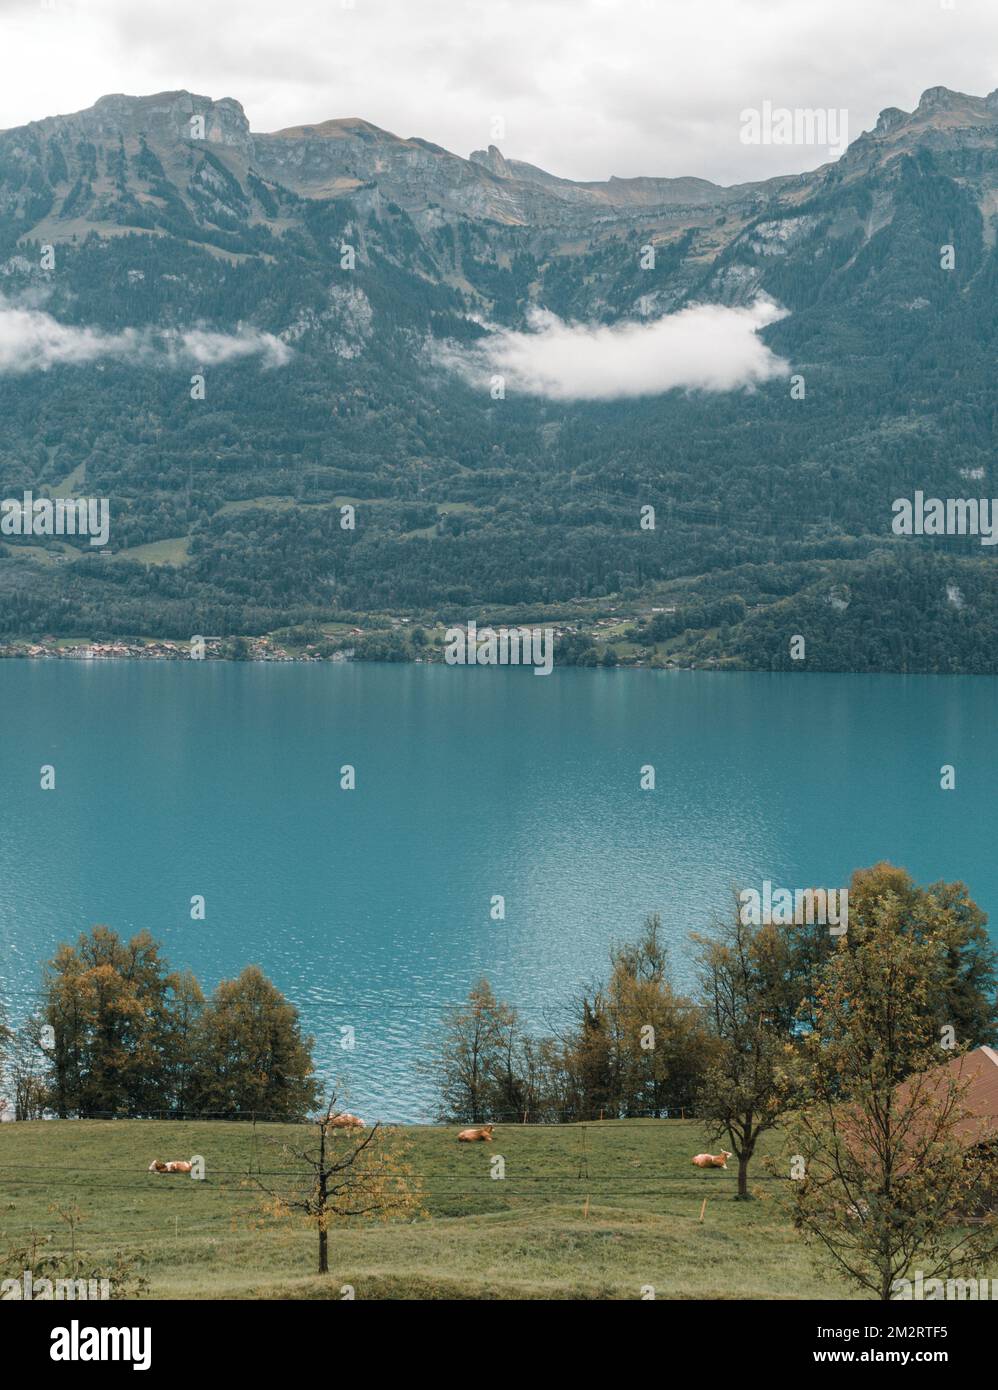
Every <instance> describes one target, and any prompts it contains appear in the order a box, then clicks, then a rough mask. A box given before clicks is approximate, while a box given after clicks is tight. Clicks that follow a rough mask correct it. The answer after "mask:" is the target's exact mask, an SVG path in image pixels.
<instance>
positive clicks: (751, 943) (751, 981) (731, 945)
mask: <svg viewBox="0 0 998 1390" xmlns="http://www.w3.org/2000/svg"><path fill="white" fill-rule="evenodd" d="M742 918H743V914H742V913H741V912H740V911H739V909H738V905H737V903H736V906H735V910H734V913H733V915H732V918H731V920H730V921H729V922H726V923H723V924H720V925H719V926H718V929H717V932H716V934H715V935H714V936H713V937H712V938H711V937H699V936H694V938H693V939H694V941H696V942H697V943H698V945H699V948H700V951H699V975H700V985H701V990H702V996H703V1008H704V1017H705V1020H706V1022H707V1025H708V1028H709V1032H710V1039H711V1058H710V1061H709V1063H708V1065H707V1067H706V1069H705V1073H704V1077H703V1081H702V1084H701V1088H700V1093H699V1096H698V1101H697V1105H698V1109H699V1113H700V1115H701V1116H702V1117H703V1118H704V1119H705V1120H706V1121H707V1122H708V1124H709V1125H710V1126H711V1127H712V1137H716V1138H718V1139H721V1138H723V1139H726V1140H727V1142H728V1143H729V1144H730V1145H731V1152H732V1153H733V1154H734V1156H735V1157H736V1158H737V1160H738V1193H737V1198H738V1200H741V1201H745V1200H747V1199H748V1198H749V1195H750V1194H749V1190H748V1168H749V1163H750V1162H751V1161H752V1157H753V1155H754V1154H755V1150H756V1146H757V1144H758V1142H759V1139H760V1138H761V1136H762V1135H763V1134H764V1133H765V1132H766V1131H767V1130H770V1129H773V1128H774V1127H775V1126H776V1124H777V1123H778V1122H779V1120H780V1119H781V1117H782V1115H783V1114H784V1113H785V1111H786V1108H787V1106H788V1103H789V1090H788V1084H787V1082H788V1076H787V1049H788V1047H789V1046H790V1044H789V1042H788V1038H787V1034H786V1033H785V1031H784V1030H783V1029H782V1027H781V1024H780V1012H781V1007H782V1005H783V1002H784V1000H785V991H786V988H787V985H786V981H787V977H788V974H789V972H790V969H791V952H790V946H789V943H788V937H787V933H786V932H785V931H784V930H783V929H781V928H780V927H777V926H774V925H773V924H772V923H763V924H762V925H759V926H755V925H750V924H747V923H745V922H744V921H743V920H742Z"/></svg>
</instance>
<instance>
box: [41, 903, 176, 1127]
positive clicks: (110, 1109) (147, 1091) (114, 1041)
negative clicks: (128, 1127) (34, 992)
mask: <svg viewBox="0 0 998 1390" xmlns="http://www.w3.org/2000/svg"><path fill="white" fill-rule="evenodd" d="M172 984H173V977H172V976H171V975H170V973H169V971H168V968H167V966H166V964H165V962H164V961H163V960H162V959H161V957H160V954H159V947H158V946H157V944H156V942H155V941H154V940H153V939H152V937H151V936H150V935H149V933H148V932H146V931H142V932H139V933H138V935H137V936H134V937H132V939H131V940H130V941H129V942H127V943H125V942H123V941H122V940H121V939H120V937H118V936H117V934H116V933H115V932H113V931H111V929H110V928H109V927H103V926H98V927H94V928H93V930H92V931H91V933H90V934H89V935H86V934H84V935H81V936H80V938H79V941H78V943H77V946H76V947H75V948H74V947H72V946H68V945H62V946H60V947H59V948H58V950H57V951H56V954H55V957H54V958H53V960H52V961H51V962H50V963H49V965H48V967H47V968H46V971H45V975H44V980H43V986H42V999H43V1005H42V1008H43V1016H44V1021H45V1022H46V1023H47V1024H49V1026H50V1027H51V1028H52V1030H53V1034H54V1042H53V1047H52V1049H51V1051H50V1053H49V1057H50V1068H49V1085H50V1089H51V1092H52V1103H53V1105H54V1107H55V1109H56V1110H57V1111H58V1113H59V1115H60V1117H62V1118H65V1117H66V1116H67V1115H69V1114H70V1113H73V1112H75V1113H76V1114H78V1115H81V1116H86V1115H102V1114H106V1115H118V1114H129V1115H135V1114H144V1113H145V1114H147V1113H149V1112H150V1111H156V1110H163V1109H165V1108H166V1107H167V1105H168V1102H169V1092H168V1085H167V1066H166V1054H167V1050H168V1042H169V1032H170V1010H169V992H170V989H171V987H172Z"/></svg>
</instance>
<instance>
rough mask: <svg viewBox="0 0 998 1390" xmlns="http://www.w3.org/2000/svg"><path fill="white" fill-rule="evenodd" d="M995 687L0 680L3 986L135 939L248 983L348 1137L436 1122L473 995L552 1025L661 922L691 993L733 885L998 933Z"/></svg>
mask: <svg viewBox="0 0 998 1390" xmlns="http://www.w3.org/2000/svg"><path fill="white" fill-rule="evenodd" d="M996 696H998V680H996V679H994V678H991V677H923V676H806V675H796V674H786V675H766V674H744V675H741V674H739V675H730V674H711V673H706V672H674V673H666V672H651V671H602V670H596V671H593V670H572V669H568V670H556V671H555V672H554V674H553V675H551V676H550V677H537V676H534V675H533V674H532V673H530V672H528V671H521V670H508V669H506V670H502V669H495V668H483V669H467V668H450V667H431V666H397V665H392V666H387V665H385V666H381V665H349V664H344V665H321V666H319V665H316V666H306V665H263V664H230V663H223V662H204V663H186V662H185V663H179V662H178V663H160V662H151V661H150V662H127V661H122V662H78V661H60V662H55V661H49V662H38V661H4V662H0V989H2V992H3V995H4V997H5V998H6V1000H7V1004H8V1008H10V1009H11V1011H12V1012H13V1013H14V1014H15V1016H16V1015H19V1014H22V1013H23V1012H25V1011H26V1010H27V1009H28V1007H30V1005H31V1001H32V998H33V995H34V992H35V990H36V988H37V983H38V979H39V973H40V966H41V963H42V961H43V960H45V959H46V958H48V957H49V956H50V955H51V953H52V951H53V950H54V948H55V946H56V945H57V943H58V942H59V941H63V940H72V939H75V937H76V935H77V934H78V933H79V932H80V931H84V930H87V929H88V928H89V927H90V926H91V925H93V924H94V923H96V922H104V923H107V924H108V925H110V926H111V927H113V928H114V929H115V930H116V931H117V932H118V933H119V934H121V935H126V936H127V935H130V934H131V933H133V932H135V931H137V930H139V929H140V928H142V927H147V928H148V929H149V930H150V931H151V932H152V933H153V935H154V936H155V937H156V938H157V939H158V940H159V941H161V943H162V944H163V948H164V950H165V953H166V955H167V958H168V959H169V961H170V963H171V964H172V965H173V966H175V967H181V966H190V967H191V968H192V969H193V970H194V972H195V973H196V974H197V976H198V978H199V979H200V981H201V983H202V986H203V987H204V988H205V990H206V992H207V990H209V989H210V988H212V987H213V986H214V985H215V984H216V983H217V981H218V980H219V979H220V978H224V977H227V976H231V975H234V974H235V973H237V972H238V971H239V969H240V968H241V967H242V966H243V965H245V964H247V963H250V962H255V963H257V964H259V965H260V966H261V967H262V968H263V969H264V970H265V971H266V973H267V974H268V975H270V976H271V977H272V978H273V979H274V981H275V982H276V983H277V984H278V985H279V987H280V988H281V989H282V990H284V992H285V993H286V994H287V995H288V997H289V998H290V999H291V1000H293V1002H294V1003H295V1004H296V1005H297V1006H298V1007H299V1009H300V1011H301V1014H302V1017H303V1021H304V1024H305V1028H306V1030H307V1031H308V1032H310V1033H312V1034H314V1036H315V1038H316V1044H317V1046H316V1055H317V1060H318V1063H319V1066H320V1069H321V1071H322V1072H323V1074H324V1075H325V1076H326V1077H328V1078H330V1079H333V1078H340V1079H341V1080H342V1081H344V1082H345V1083H346V1085H347V1087H348V1092H349V1103H350V1106H351V1108H353V1109H355V1110H356V1111H357V1112H358V1113H360V1114H361V1115H363V1116H364V1117H365V1118H367V1119H371V1118H378V1117H380V1118H382V1119H385V1120H417V1119H426V1118H429V1117H431V1116H432V1115H433V1112H434V1098H433V1093H432V1088H431V1086H430V1084H429V1082H428V1080H427V1078H426V1077H425V1076H424V1075H423V1074H422V1072H421V1070H420V1066H419V1063H420V1059H421V1058H422V1057H425V1055H426V1052H427V1048H428V1046H429V1045H430V1043H431V1042H432V1038H433V1035H434V1030H435V1028H436V1027H437V1024H438V1020H439V1018H440V1014H441V1011H442V1010H443V1009H444V1008H445V1007H446V1006H447V1005H449V1004H451V1003H455V1002H458V1001H460V1000H462V999H464V997H465V996H466V995H467V992H468V989H469V987H470V986H471V985H472V984H473V983H474V981H475V980H476V979H478V978H479V977H480V976H482V975H485V976H487V977H488V978H489V980H490V981H491V982H492V984H493V987H494V988H495V990H496V992H497V993H498V994H499V995H500V996H502V997H504V998H507V999H508V1000H509V1001H510V1002H511V1003H513V1004H515V1005H516V1006H517V1007H518V1008H519V1009H520V1011H521V1012H522V1014H523V1015H524V1017H525V1019H526V1020H527V1022H528V1023H530V1024H531V1025H533V1026H534V1027H536V1028H543V1027H545V1026H548V1025H550V1026H551V1027H558V1026H560V1025H561V1024H562V1023H563V1022H564V1019H565V1005H566V1004H567V1002H568V1000H569V999H570V998H571V997H572V996H573V995H574V994H575V993H576V992H577V991H578V989H579V988H580V986H582V985H583V984H586V983H589V982H590V981H592V980H593V979H594V978H595V977H597V976H598V975H599V974H600V972H602V971H603V970H604V969H605V964H606V959H607V949H608V946H609V944H610V942H611V941H612V940H614V939H621V938H623V937H628V936H633V935H634V934H635V933H636V932H637V931H638V930H639V929H640V926H641V922H642V919H643V918H644V917H645V915H646V914H647V913H649V912H659V913H660V914H661V916H662V919H663V923H664V926H665V931H666V934H667V937H668V939H669V941H670V943H671V951H672V959H673V965H674V975H675V977H676V980H677V982H678V983H679V984H680V985H682V984H688V983H689V982H690V973H689V948H688V942H687V938H688V933H689V932H690V931H691V930H697V929H702V928H704V927H706V926H708V925H709V922H710V919H711V916H712V914H714V913H717V912H721V911H723V910H724V909H725V907H726V905H727V903H728V901H729V900H730V886H731V884H732V883H733V882H737V883H738V884H740V885H744V886H761V883H762V881H763V880H764V879H769V880H770V881H771V882H773V883H774V884H777V885H780V886H785V887H790V888H794V887H805V886H808V885H812V884H813V885H817V886H827V887H839V886H841V885H844V884H846V883H847V882H848V877H849V874H850V873H851V871H852V870H853V869H854V868H855V867H857V866H859V865H867V864H870V863H873V862H874V861H876V860H877V859H889V860H893V861H894V862H896V863H901V864H904V865H905V866H906V867H907V868H908V869H910V870H911V872H912V873H913V874H914V875H915V877H916V878H917V879H919V880H920V881H923V882H927V881H930V880H932V879H936V878H942V877H945V878H950V879H952V878H962V879H964V880H965V881H966V882H967V884H968V885H969V888H970V891H971V893H972V895H973V896H974V897H975V898H976V899H977V901H978V902H979V903H980V905H981V906H982V907H983V908H984V909H985V911H987V912H989V914H991V915H994V914H995V913H996V912H998V864H996V854H995V831H994V816H993V807H994V804H995V788H996V786H998V734H996V729H995V703H996ZM46 763H50V764H52V765H53V766H54V767H55V769H56V788H55V790H54V791H42V790H41V789H40V787H39V769H40V767H41V765H42V764H46ZM345 763H350V764H353V765H354V766H355V768H356V770H357V789H356V790H355V791H349V792H345V791H342V790H340V785H339V780H340V767H341V765H343V764H345ZM649 763H650V764H653V765H654V767H655V769H656V782H657V786H656V788H655V790H654V791H642V790H641V789H640V781H639V779H640V769H641V767H642V765H644V764H649ZM944 763H949V764H953V765H954V766H955V768H956V789H955V790H954V791H946V792H944V791H942V790H941V789H940V785H939V783H940V767H941V765H942V764H944ZM194 894H203V895H204V897H205V899H206V910H207V914H206V920H205V921H203V922H196V921H192V920H191V919H190V900H191V897H192V895H194ZM496 894H502V895H503V896H504V898H505V902H506V920H505V921H503V922H496V921H493V920H492V919H491V917H490V905H491V900H492V898H493V895H496ZM343 1027H353V1028H354V1029H355V1036H356V1046H355V1048H354V1050H353V1051H352V1052H348V1051H344V1050H343V1049H342V1048H341V1047H340V1039H341V1036H342V1035H341V1032H340V1030H341V1028H343Z"/></svg>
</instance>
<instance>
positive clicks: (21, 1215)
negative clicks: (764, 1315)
mask: <svg viewBox="0 0 998 1390" xmlns="http://www.w3.org/2000/svg"><path fill="white" fill-rule="evenodd" d="M406 1132H407V1134H408V1135H409V1136H410V1138H411V1141H412V1149H411V1153H410V1156H409V1163H410V1165H411V1167H412V1168H413V1169H414V1171H415V1173H416V1174H417V1175H418V1179H419V1182H420V1184H421V1189H422V1193H423V1196H422V1206H423V1208H424V1215H422V1216H420V1217H418V1218H417V1219H415V1220H411V1221H410V1220H407V1221H405V1222H404V1223H396V1224H382V1223H378V1224H370V1225H368V1224H363V1225H362V1224H351V1225H338V1226H335V1227H334V1228H333V1229H332V1231H331V1234H330V1271H331V1272H330V1274H329V1276H328V1277H325V1278H320V1277H319V1276H318V1275H316V1274H315V1273H314V1270H315V1261H316V1245H317V1239H316V1235H315V1233H314V1232H313V1231H308V1230H304V1229H302V1228H300V1227H295V1226H291V1225H287V1224H284V1225H280V1226H277V1227H275V1226H273V1225H264V1227H263V1228H262V1229H261V1228H260V1207H261V1194H260V1193H259V1190H258V1189H256V1188H254V1186H253V1184H252V1183H251V1182H248V1181H247V1174H249V1173H250V1172H251V1171H255V1172H259V1171H261V1170H262V1171H263V1172H264V1173H267V1172H270V1173H273V1172H274V1170H278V1171H287V1169H288V1167H289V1161H288V1159H287V1157H286V1156H285V1155H283V1154H282V1153H281V1150H280V1148H279V1146H278V1145H279V1142H280V1141H285V1140H289V1141H291V1142H294V1143H297V1144H298V1145H299V1147H304V1146H306V1145H307V1132H306V1131H304V1130H303V1129H300V1128H298V1127H295V1126H287V1125H262V1124H261V1125H257V1126H256V1127H255V1130H254V1127H253V1126H252V1125H250V1124H241V1123H225V1122H178V1121H151V1120H118V1121H97V1120H93V1121H72V1120H68V1121H39V1122H37V1123H20V1124H5V1125H2V1126H0V1231H2V1232H3V1235H2V1236H0V1249H6V1248H7V1246H8V1245H10V1244H11V1243H13V1242H14V1241H15V1240H16V1239H17V1238H18V1237H20V1236H23V1235H24V1234H26V1233H27V1232H29V1231H30V1230H32V1229H35V1230H39V1231H43V1232H52V1233H54V1235H55V1241H56V1244H57V1245H58V1246H60V1247H61V1248H68V1230H67V1228H66V1227H65V1226H64V1224H63V1223H62V1222H61V1221H60V1219H59V1217H58V1216H57V1215H56V1214H55V1213H54V1212H52V1211H51V1210H50V1207H51V1206H52V1204H53V1203H58V1204H59V1205H60V1206H63V1207H67V1206H69V1205H71V1204H72V1203H74V1202H75V1203H77V1204H78V1205H79V1206H80V1208H81V1209H82V1211H83V1213H84V1216H85V1220H84V1222H83V1225H82V1226H81V1227H80V1234H79V1236H78V1244H79V1246H80V1247H81V1248H83V1249H84V1250H86V1251H87V1253H88V1255H90V1256H92V1257H98V1259H99V1258H100V1257H104V1256H106V1255H108V1254H109V1253H110V1252H111V1251H113V1250H115V1249H121V1250H126V1251H129V1252H135V1251H141V1252H142V1255H143V1272H144V1273H145V1275H146V1277H147V1278H148V1279H149V1282H150V1289H149V1292H150V1295H151V1296H153V1297H159V1298H323V1297H326V1298H338V1297H341V1294H340V1289H341V1286H342V1285H344V1284H350V1285H352V1286H353V1287H354V1288H355V1290H356V1296H357V1297H358V1298H365V1297H366V1298H485V1299H503V1298H584V1299H585V1298H600V1299H602V1298H617V1299H627V1298H635V1299H636V1298H640V1297H641V1289H642V1286H645V1285H652V1286H654V1288H655V1291H656V1296H657V1297H658V1298H708V1299H731V1298H734V1299H739V1298H842V1297H847V1296H849V1290H848V1289H847V1288H845V1287H844V1286H843V1285H841V1284H839V1283H838V1282H836V1281H832V1280H829V1279H828V1278H827V1277H826V1276H824V1275H823V1274H822V1273H821V1271H820V1270H818V1269H817V1268H816V1267H815V1266H814V1264H813V1262H812V1258H811V1256H810V1255H809V1253H808V1252H807V1250H806V1249H805V1247H804V1246H803V1244H802V1243H801V1241H800V1240H799V1239H798V1237H796V1236H795V1235H794V1233H793V1231H792V1230H791V1229H790V1227H789V1225H788V1223H787V1221H786V1218H785V1216H784V1215H783V1214H782V1213H781V1211H780V1209H779V1200H778V1193H779V1184H778V1183H777V1182H776V1181H774V1180H773V1179H772V1178H770V1177H768V1176H767V1175H766V1173H765V1172H764V1169H763V1165H762V1162H761V1161H758V1162H757V1169H756V1174H755V1181H754V1182H753V1183H752V1187H753V1190H754V1192H755V1193H756V1194H757V1197H758V1200H756V1201H753V1202H748V1203H745V1202H736V1201H734V1200H732V1199H733V1196H734V1191H735V1173H734V1170H732V1169H729V1170H728V1171H727V1172H722V1171H719V1170H718V1171H710V1172H700V1171H698V1170H696V1169H694V1168H693V1167H692V1166H691V1164H690V1158H691V1156H692V1155H693V1154H694V1153H697V1152H699V1151H701V1150H702V1149H703V1148H704V1135H703V1132H702V1130H701V1129H700V1127H699V1126H698V1125H696V1124H695V1123H694V1122H691V1121H680V1120H637V1121H620V1122H605V1123H602V1124H588V1125H562V1126H521V1125H509V1126H501V1125H500V1126H497V1127H496V1142H495V1143H494V1144H491V1145H488V1144H458V1143H457V1142H456V1141H455V1137H454V1136H455V1133H456V1129H454V1128H449V1129H448V1128H430V1127H414V1128H412V1129H409V1130H407V1131H406ZM272 1141H278V1145H275V1143H274V1142H272ZM340 1142H346V1141H345V1140H341V1141H340ZM194 1154H201V1155H203V1157H204V1159H205V1162H206V1169H207V1175H206V1178H205V1180H204V1181H202V1182H197V1181H193V1180H192V1179H190V1178H189V1177H180V1176H171V1177H165V1176H159V1175H157V1174H155V1173H149V1172H147V1171H146V1170H147V1167H148V1165H149V1163H150V1161H151V1160H152V1159H153V1158H160V1159H170V1158H181V1157H187V1158H189V1157H191V1156H192V1155H194ZM495 1154H502V1155H503V1157H504V1158H505V1161H506V1177H505V1179H503V1180H501V1181H496V1180H493V1179H491V1178H490V1176H489V1170H490V1160H491V1158H492V1157H493V1156H494V1155H495ZM266 1182H267V1183H268V1185H271V1186H277V1185H278V1184H279V1182H280V1179H279V1178H274V1177H267V1178H266ZM587 1197H588V1198H589V1208H588V1215H586V1211H585V1206H586V1198H587ZM704 1197H707V1198H708V1201H707V1210H706V1215H705V1219H704V1221H703V1224H701V1223H700V1221H699V1216H700V1208H701V1203H702V1201H703V1198H704Z"/></svg>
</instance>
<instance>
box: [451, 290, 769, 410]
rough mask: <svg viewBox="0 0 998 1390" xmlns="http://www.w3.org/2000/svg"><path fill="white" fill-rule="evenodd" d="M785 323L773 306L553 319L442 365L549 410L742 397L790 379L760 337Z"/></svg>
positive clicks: (543, 315) (503, 334)
mask: <svg viewBox="0 0 998 1390" xmlns="http://www.w3.org/2000/svg"><path fill="white" fill-rule="evenodd" d="M785 316H786V310H784V309H781V308H780V307H779V305H776V304H774V303H772V301H770V300H767V299H763V298H760V299H757V300H756V301H755V303H754V304H752V305H750V306H748V307H746V308H729V307H728V306H727V305H724V304H697V305H694V306H692V307H690V308H687V309H681V310H680V311H679V312H678V313H675V314H666V315H664V316H663V317H661V318H658V319H653V320H644V319H642V320H627V321H624V322H621V323H615V324H591V323H566V322H564V320H562V319H560V318H558V316H557V315H556V314H552V313H550V312H548V311H546V310H539V309H538V310H535V311H534V312H533V314H532V315H531V320H530V330H529V331H528V332H517V331H514V330H512V329H505V328H499V329H494V330H493V331H492V332H491V333H490V334H489V336H488V337H487V338H484V339H481V340H479V341H478V342H477V343H475V344H473V345H472V346H470V347H469V346H465V345H460V346H458V345H456V344H448V345H446V346H444V347H441V348H438V350H437V352H438V357H439V360H440V361H441V362H442V363H443V365H445V366H447V367H449V368H450V369H451V370H454V371H457V372H459V373H460V374H461V375H462V376H464V377H465V379H466V380H468V381H470V382H472V383H473V384H475V385H480V386H482V387H483V388H487V387H488V385H489V381H490V379H491V378H492V377H494V376H497V375H498V376H501V377H502V378H503V379H504V382H505V386H506V390H507V392H517V391H519V392H526V393H528V394H530V395H538V396H545V397H547V398H548V399H550V400H559V401H568V400H591V401H596V400H617V399H622V398H626V397H634V396H651V395H658V394H660V393H662V392H664V391H673V390H687V391H735V390H739V389H744V388H751V387H753V386H757V385H759V384H760V383H762V382H765V381H769V380H771V379H772V378H774V377H780V376H786V375H788V374H789V372H790V366H789V364H788V363H787V362H786V361H784V360H783V359H782V358H780V357H778V356H777V355H776V354H775V353H774V352H772V351H771V350H770V349H769V348H768V347H767V346H766V344H765V343H764V342H763V341H762V339H761V338H760V337H759V330H760V329H762V328H765V327H766V325H767V324H770V323H775V322H776V321H777V320H778V319H781V318H784V317H785Z"/></svg>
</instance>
